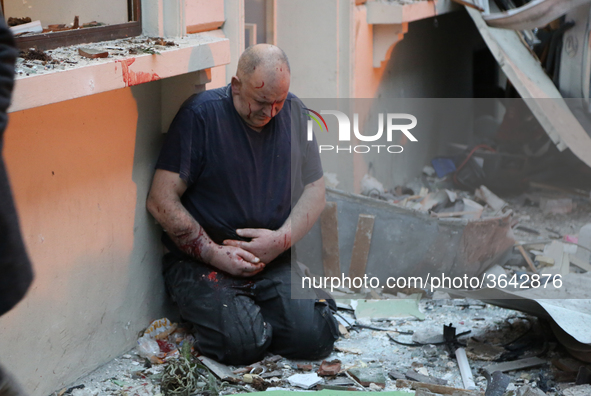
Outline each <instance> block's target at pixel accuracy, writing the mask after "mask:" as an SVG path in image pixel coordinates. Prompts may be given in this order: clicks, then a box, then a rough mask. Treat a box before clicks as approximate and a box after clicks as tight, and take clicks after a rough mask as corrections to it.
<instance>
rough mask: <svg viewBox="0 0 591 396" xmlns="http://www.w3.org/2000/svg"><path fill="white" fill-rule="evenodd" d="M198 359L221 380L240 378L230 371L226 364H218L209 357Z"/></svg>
mask: <svg viewBox="0 0 591 396" xmlns="http://www.w3.org/2000/svg"><path fill="white" fill-rule="evenodd" d="M198 359H199V360H200V361H201V363H203V364H204V365H205V366H206V367H207V368H208V369H209V370H210V371H211V372H212V373H214V374H215V375H216V376H217V377H218V378H219V379H221V380H224V379H227V378H238V376H237V375H236V374H234V373H233V372H232V370H230V368H229V367H228V366H226V365H225V364H222V363H218V362H216V361H215V360H213V359H210V358H208V357H207V356H199V357H198Z"/></svg>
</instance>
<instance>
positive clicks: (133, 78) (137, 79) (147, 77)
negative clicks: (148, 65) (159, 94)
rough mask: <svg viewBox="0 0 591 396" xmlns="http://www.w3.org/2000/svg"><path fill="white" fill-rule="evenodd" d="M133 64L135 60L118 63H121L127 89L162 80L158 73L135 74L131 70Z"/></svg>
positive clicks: (140, 72)
mask: <svg viewBox="0 0 591 396" xmlns="http://www.w3.org/2000/svg"><path fill="white" fill-rule="evenodd" d="M133 62H135V58H130V59H125V60H122V61H117V63H121V73H122V75H123V82H124V83H125V86H126V87H133V86H134V85H138V84H143V83H147V82H150V81H156V80H160V76H159V75H158V74H156V73H146V72H143V71H139V72H134V71H133V70H129V66H131V65H132V64H133ZM115 70H117V66H115Z"/></svg>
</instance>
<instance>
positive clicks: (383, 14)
mask: <svg viewBox="0 0 591 396" xmlns="http://www.w3.org/2000/svg"><path fill="white" fill-rule="evenodd" d="M365 6H366V7H367V23H368V24H370V25H390V24H395V25H396V24H402V23H408V22H413V21H418V20H420V19H425V18H430V17H433V16H436V15H441V14H446V13H448V12H451V11H454V10H459V9H460V7H459V6H458V5H457V4H454V3H452V1H451V0H435V1H416V2H413V3H406V4H405V3H402V2H396V1H388V2H381V1H368V2H367V3H365Z"/></svg>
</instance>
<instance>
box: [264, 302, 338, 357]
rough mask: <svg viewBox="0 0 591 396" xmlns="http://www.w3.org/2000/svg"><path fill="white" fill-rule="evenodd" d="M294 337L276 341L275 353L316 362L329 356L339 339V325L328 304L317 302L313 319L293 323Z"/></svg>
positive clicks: (301, 318)
mask: <svg viewBox="0 0 591 396" xmlns="http://www.w3.org/2000/svg"><path fill="white" fill-rule="evenodd" d="M293 324H294V327H293V329H292V337H290V338H291V339H290V340H288V339H286V338H282V339H281V340H275V341H276V342H275V343H274V351H273V352H274V353H277V354H279V355H282V356H284V357H287V358H291V359H307V360H316V359H321V358H324V357H326V356H328V355H329V354H330V353H331V352H332V350H333V345H334V343H335V341H336V340H337V339H338V337H339V336H338V324H337V322H336V320H335V319H334V317H333V316H332V312H331V311H330V308H329V307H328V305H327V304H326V303H319V302H316V303H315V304H314V310H313V315H312V318H308V320H303V316H300V317H299V320H295V321H294V322H293Z"/></svg>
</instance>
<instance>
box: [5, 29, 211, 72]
mask: <svg viewBox="0 0 591 396" xmlns="http://www.w3.org/2000/svg"><path fill="white" fill-rule="evenodd" d="M200 37H202V39H203V43H207V42H209V40H212V41H213V39H214V38H213V37H211V38H210V37H208V36H207V35H202V36H200ZM190 39H191V37H183V38H175V39H174V40H167V39H163V38H161V37H147V36H137V37H133V38H125V39H118V40H111V41H101V42H98V43H88V44H80V45H73V46H70V47H59V48H56V49H53V50H47V51H39V50H37V49H35V48H30V49H28V50H25V51H21V54H20V55H19V57H18V58H17V61H16V68H15V69H16V77H17V79H18V78H23V77H26V76H30V75H41V74H48V73H54V72H59V71H63V70H70V69H74V68H77V67H82V66H88V65H93V64H98V63H101V62H110V61H112V60H113V59H115V60H118V59H121V60H123V59H126V58H129V57H130V56H131V57H133V56H137V55H144V54H149V55H159V54H161V53H163V52H166V51H170V50H172V49H174V48H182V47H183V46H186V45H190V44H189V43H190V41H189V40H190ZM80 49H82V51H83V52H87V53H89V54H102V55H101V57H86V56H83V55H81V54H80V52H79V51H80ZM105 53H106V57H104V56H105Z"/></svg>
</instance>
